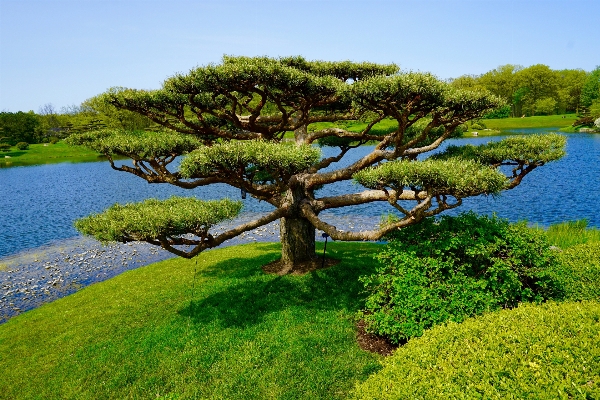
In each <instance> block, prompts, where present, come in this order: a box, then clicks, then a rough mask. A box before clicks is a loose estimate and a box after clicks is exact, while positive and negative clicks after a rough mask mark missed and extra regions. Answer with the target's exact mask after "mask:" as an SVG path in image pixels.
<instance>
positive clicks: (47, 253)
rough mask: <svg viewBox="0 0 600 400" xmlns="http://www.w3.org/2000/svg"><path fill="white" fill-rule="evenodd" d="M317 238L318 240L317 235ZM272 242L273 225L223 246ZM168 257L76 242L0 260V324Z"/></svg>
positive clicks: (341, 223) (147, 249)
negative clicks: (92, 285) (89, 286)
mask: <svg viewBox="0 0 600 400" xmlns="http://www.w3.org/2000/svg"><path fill="white" fill-rule="evenodd" d="M254 217H256V215H249V214H247V215H244V217H242V218H239V219H236V220H235V221H233V222H231V223H228V224H224V225H220V226H218V227H217V228H216V232H219V231H224V230H226V229H228V228H229V227H231V226H235V225H237V224H239V223H243V222H247V221H249V220H251V219H253V218H254ZM328 222H330V223H333V224H335V225H336V226H338V228H341V229H351V230H355V229H356V230H364V229H372V228H373V227H374V225H375V223H376V222H378V221H377V218H371V217H361V216H346V217H335V216H331V217H330V218H328ZM374 222H375V223H374ZM316 237H317V239H321V232H317V235H316ZM276 241H279V223H278V222H273V223H271V224H269V225H265V226H263V227H260V228H257V229H255V230H253V231H249V232H246V233H244V234H242V235H240V236H239V237H237V238H235V239H232V240H229V241H227V242H226V243H224V244H223V245H222V246H231V245H236V244H242V243H251V242H276ZM172 257H174V255H173V254H171V253H169V252H167V251H165V250H163V249H161V248H159V247H156V246H152V245H150V244H147V243H143V242H133V243H126V244H122V243H115V244H109V245H106V246H104V245H102V244H101V243H99V242H97V241H96V240H93V239H90V238H85V237H75V238H71V239H67V240H63V241H60V242H57V243H52V244H49V245H47V246H43V247H40V248H36V249H32V250H27V251H23V252H21V253H18V254H15V255H11V256H8V257H3V258H0V323H4V322H6V321H8V320H9V319H10V318H12V317H15V316H17V315H19V314H21V313H23V312H25V311H27V310H31V309H33V308H36V307H39V306H40V305H42V304H45V303H49V302H51V301H54V300H56V299H59V298H61V297H64V296H67V295H69V294H72V293H75V292H76V291H78V290H80V289H82V288H84V287H86V286H88V285H91V284H93V283H96V282H102V281H105V280H107V279H110V278H112V277H114V276H116V275H118V274H120V273H122V272H125V271H128V270H132V269H135V268H139V267H142V266H144V265H148V264H152V263H155V262H158V261H162V260H166V259H168V258H172Z"/></svg>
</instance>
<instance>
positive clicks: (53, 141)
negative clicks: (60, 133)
mask: <svg viewBox="0 0 600 400" xmlns="http://www.w3.org/2000/svg"><path fill="white" fill-rule="evenodd" d="M59 140H60V139H59V138H57V137H56V136H52V137H51V138H50V140H49V142H50V144H56V143H58V142H59Z"/></svg>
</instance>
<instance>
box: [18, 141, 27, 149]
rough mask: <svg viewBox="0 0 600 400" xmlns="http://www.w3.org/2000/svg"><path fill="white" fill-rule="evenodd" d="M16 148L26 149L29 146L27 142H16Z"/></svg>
mask: <svg viewBox="0 0 600 400" xmlns="http://www.w3.org/2000/svg"><path fill="white" fill-rule="evenodd" d="M16 147H17V149H19V150H27V149H28V148H29V143H27V142H19V143H17V144H16Z"/></svg>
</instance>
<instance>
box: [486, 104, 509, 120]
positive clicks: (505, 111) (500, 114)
mask: <svg viewBox="0 0 600 400" xmlns="http://www.w3.org/2000/svg"><path fill="white" fill-rule="evenodd" d="M508 117H510V106H509V105H504V106H502V107H500V108H498V109H496V110H494V111H492V112H489V113H487V114H485V115H484V116H483V118H485V119H493V118H508Z"/></svg>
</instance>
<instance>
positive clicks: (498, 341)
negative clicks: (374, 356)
mask: <svg viewBox="0 0 600 400" xmlns="http://www.w3.org/2000/svg"><path fill="white" fill-rule="evenodd" d="M598 343H600V303H598V302H596V301H585V302H581V303H579V302H568V303H561V304H556V303H554V302H548V303H545V304H542V305H533V304H523V305H520V306H519V307H518V308H515V309H512V310H502V311H499V312H495V313H489V314H486V315H483V316H479V317H477V318H472V319H468V320H467V321H465V322H463V323H461V324H455V323H448V324H447V325H441V326H437V327H435V328H433V329H431V330H430V331H428V332H427V333H426V334H425V335H423V337H420V338H417V339H415V340H411V341H410V342H409V343H408V344H406V345H405V346H403V347H402V348H399V349H398V350H396V352H395V353H394V355H392V356H391V357H389V358H387V359H386V361H385V364H384V368H383V369H382V370H381V371H379V372H378V373H376V374H374V375H371V377H369V379H367V380H366V381H365V382H363V383H362V384H359V385H358V386H357V387H356V389H355V391H354V393H353V396H352V397H353V398H354V399H369V400H370V399H380V400H382V399H423V398H427V399H459V398H460V399H525V398H527V399H559V398H564V399H567V398H569V399H571V398H572V399H599V398H600V379H598V371H600V346H598Z"/></svg>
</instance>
